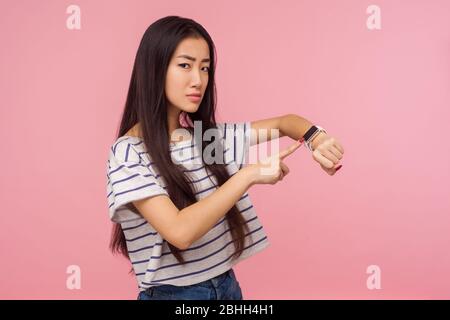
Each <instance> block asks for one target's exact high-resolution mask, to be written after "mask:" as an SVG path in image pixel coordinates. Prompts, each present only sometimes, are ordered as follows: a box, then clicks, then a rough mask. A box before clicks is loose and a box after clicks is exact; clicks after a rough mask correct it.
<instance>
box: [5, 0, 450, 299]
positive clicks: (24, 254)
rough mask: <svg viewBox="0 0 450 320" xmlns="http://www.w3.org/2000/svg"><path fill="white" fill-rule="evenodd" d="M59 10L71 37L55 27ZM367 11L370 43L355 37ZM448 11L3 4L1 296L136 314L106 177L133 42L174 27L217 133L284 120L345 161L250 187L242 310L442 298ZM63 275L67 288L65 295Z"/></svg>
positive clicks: (449, 241) (344, 5) (446, 240)
mask: <svg viewBox="0 0 450 320" xmlns="http://www.w3.org/2000/svg"><path fill="white" fill-rule="evenodd" d="M275 3H277V5H276V4H275ZM71 4H77V5H79V6H80V8H81V30H69V29H67V28H66V19H67V17H68V14H67V13H66V8H67V7H68V6H69V5H71ZM371 4H376V5H378V6H380V8H381V27H382V28H381V30H368V29H367V27H366V19H367V17H368V14H367V13H366V8H367V7H368V6H369V5H371ZM449 12H450V2H449V1H445V0H442V1H437V0H434V1H425V0H422V1H406V0H403V1H376V2H373V1H361V0H345V1H323V0H322V1H317V0H310V1H281V2H274V1H261V0H258V1H234V2H231V1H214V4H211V1H194V2H191V3H189V4H188V3H186V2H185V1H164V2H163V1H76V2H75V3H73V2H72V1H56V0H55V1H2V5H1V13H0V15H1V19H0V37H1V50H0V52H1V53H0V54H1V61H0V63H1V72H0V90H1V91H0V92H1V97H2V104H1V109H0V112H1V113H0V132H1V137H2V139H1V140H0V149H1V150H2V156H1V163H2V170H1V171H0V197H1V203H2V210H1V212H2V214H1V221H0V222H1V233H0V246H1V247H0V249H1V252H0V254H1V256H0V258H1V272H0V298H3V299H24V298H26V299H29V298H32V299H44V298H52V299H82V298H85V299H103V298H104V299H124V298H125V299H126V298H128V299H136V297H137V286H136V281H135V279H134V277H133V276H132V275H130V274H128V271H129V264H128V263H127V261H126V260H125V259H123V258H121V257H119V256H113V255H112V254H111V253H110V252H109V250H108V241H109V236H110V226H111V224H110V221H109V218H108V212H107V201H106V171H105V170H106V167H105V163H106V160H107V154H108V149H109V147H110V146H111V144H112V143H113V141H114V138H115V134H116V131H117V129H118V121H119V119H120V115H121V111H122V108H123V105H124V102H125V97H126V91H127V89H128V84H129V79H130V75H131V68H132V64H133V61H134V57H135V54H136V50H137V47H138V45H139V41H140V39H141V37H142V34H143V32H144V31H145V29H146V28H147V27H148V26H149V25H150V24H151V23H152V22H153V21H155V20H157V19H159V18H161V17H163V16H166V15H172V14H175V15H181V16H184V17H189V18H193V19H194V20H196V21H198V22H199V23H201V24H202V25H203V26H204V27H205V28H206V29H207V30H208V31H209V33H210V34H211V36H212V38H213V40H214V41H215V44H216V46H217V53H218V64H217V65H218V69H217V86H218V118H219V120H220V121H243V120H257V119H263V118H267V117H273V116H279V115H282V114H287V113H295V114H298V115H301V116H303V117H305V118H307V119H309V120H310V121H312V122H313V123H316V124H319V125H321V126H323V127H324V128H325V129H327V130H328V132H329V134H330V135H332V136H334V137H336V138H337V139H338V140H339V141H340V142H341V143H342V144H343V146H344V148H345V155H344V159H343V161H342V163H343V167H342V169H341V170H340V171H339V172H338V173H337V174H336V175H335V176H329V175H328V174H326V173H325V172H324V171H323V170H322V169H321V168H320V166H319V164H318V163H316V162H315V161H314V160H313V159H312V157H311V154H310V152H309V151H308V150H307V149H305V148H303V147H302V148H301V149H300V150H299V151H298V152H297V153H295V154H294V155H292V156H291V157H289V158H288V159H286V163H287V164H288V165H289V167H290V170H291V173H290V174H289V176H288V177H287V178H285V179H284V180H283V181H282V182H280V183H278V184H276V185H275V186H270V185H265V186H256V187H254V188H252V189H251V190H250V195H251V197H252V199H253V202H254V205H255V207H256V209H257V212H258V214H259V216H260V219H261V221H262V222H263V225H264V226H265V228H266V231H267V234H268V236H269V239H270V241H271V243H272V245H271V247H269V248H268V249H267V250H265V251H263V252H261V253H259V254H258V255H256V256H254V257H253V258H251V259H248V260H246V261H244V262H242V263H241V264H239V265H237V266H236V267H235V271H236V275H237V277H238V280H239V282H240V285H241V288H242V291H243V294H244V298H245V299H312V298H322V299H349V298H356V299H398V298H405V299H431V298H437V299H443V298H446V299H448V298H450V276H449V274H448V272H449V270H450V257H449V245H450V233H449V223H450V218H449V213H450V200H449V197H448V196H449V178H450V150H449V149H450V148H449V147H448V144H447V142H446V140H445V139H446V138H445V137H446V136H448V132H447V129H448V121H449V118H450V112H449V106H450V90H449V87H450V72H449V71H450V62H449V61H450V17H449ZM290 142H291V141H290V139H289V138H282V140H281V146H282V147H283V146H287V145H288V144H289V143H290ZM69 265H78V266H80V268H81V289H80V290H69V289H67V288H66V279H67V277H68V274H67V273H66V268H67V267H68V266H69ZM370 265H378V266H379V267H380V268H381V287H382V288H381V289H379V290H369V289H368V288H367V286H366V279H367V277H368V276H369V275H368V274H367V273H366V268H367V267H368V266H370Z"/></svg>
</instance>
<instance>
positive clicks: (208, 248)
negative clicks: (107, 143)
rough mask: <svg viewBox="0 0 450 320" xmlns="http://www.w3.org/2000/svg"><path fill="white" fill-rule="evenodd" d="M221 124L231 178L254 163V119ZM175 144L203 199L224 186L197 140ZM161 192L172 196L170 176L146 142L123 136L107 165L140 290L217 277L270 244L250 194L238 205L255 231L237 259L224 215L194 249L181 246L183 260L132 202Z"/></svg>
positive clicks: (113, 214) (115, 216)
mask: <svg viewBox="0 0 450 320" xmlns="http://www.w3.org/2000/svg"><path fill="white" fill-rule="evenodd" d="M217 128H218V129H219V130H218V131H219V134H220V138H221V139H220V141H222V143H224V145H223V150H224V155H223V159H224V163H225V164H224V165H225V166H226V169H227V171H228V172H229V173H230V176H231V175H234V174H235V173H236V172H237V171H238V170H239V169H240V168H242V166H243V165H244V164H245V163H248V162H247V156H248V153H249V148H250V122H240V123H218V124H217ZM169 147H170V150H171V157H172V159H173V160H174V161H177V162H176V163H177V164H180V165H181V166H182V168H181V169H182V170H183V171H184V174H186V175H188V176H189V177H190V178H191V181H192V183H193V184H194V190H195V196H196V198H197V200H200V199H202V198H204V197H206V196H208V195H209V194H211V193H212V192H214V190H216V189H217V188H218V187H217V179H216V178H215V177H214V176H212V175H208V173H207V172H206V170H205V166H204V164H203V159H202V157H201V156H200V152H199V149H198V148H197V145H196V142H195V139H190V140H184V141H181V142H178V143H170V146H169ZM212 180H213V181H214V184H213V183H212ZM156 195H167V196H169V195H168V192H167V191H166V184H165V181H164V178H163V177H162V176H160V175H159V172H158V169H157V168H156V166H154V165H152V160H151V158H150V156H149V154H148V153H147V152H146V150H145V147H144V142H143V140H142V139H141V138H138V137H132V136H122V137H119V138H118V139H117V140H116V141H115V142H114V144H113V146H112V147H111V149H110V151H109V159H108V164H107V198H108V204H109V216H110V219H111V220H112V221H114V222H117V223H120V224H121V226H122V229H123V231H124V234H125V238H126V244H127V248H128V254H129V256H130V260H131V263H132V266H133V270H134V273H135V275H136V280H137V282H138V287H139V290H140V291H144V290H145V289H146V288H149V287H152V286H158V285H164V284H171V285H176V286H187V285H191V284H195V283H199V282H202V281H205V280H208V279H211V278H213V277H215V276H217V275H219V274H221V273H223V272H225V271H227V270H229V269H231V268H232V267H233V265H235V264H236V263H237V262H239V261H241V260H243V259H246V258H248V257H250V256H252V255H254V254H256V253H257V252H259V251H261V250H263V249H264V248H266V247H267V246H268V245H269V241H268V239H267V235H266V233H265V231H264V229H263V227H262V225H261V223H260V221H259V219H258V217H257V215H256V212H255V209H254V208H253V205H252V202H251V200H250V196H249V195H248V193H245V194H243V196H242V197H241V198H240V199H239V201H238V202H237V203H236V206H237V208H238V210H239V211H240V212H241V213H242V216H243V217H244V219H245V221H246V223H247V224H248V226H249V230H250V232H249V233H247V232H246V236H245V245H244V247H245V250H243V251H242V254H241V256H240V257H239V258H238V259H231V256H232V254H233V253H234V251H235V247H234V243H233V242H231V240H232V237H231V232H230V231H229V226H228V222H227V220H226V218H225V216H224V217H222V218H221V219H219V220H218V221H217V223H216V224H215V225H214V227H213V228H212V229H210V230H209V231H208V232H207V233H206V234H205V235H204V236H203V237H201V238H200V239H198V240H197V241H195V242H194V243H192V244H191V245H190V246H189V248H187V249H185V250H180V252H181V254H182V256H183V257H184V259H185V262H186V263H185V264H181V263H179V262H178V260H177V259H176V258H175V256H174V255H173V254H172V253H171V251H170V248H169V247H168V244H167V241H166V240H164V239H163V238H162V237H161V235H160V234H159V233H158V231H156V230H155V229H154V228H153V226H152V225H151V224H150V223H149V222H147V221H146V220H145V218H144V217H143V216H142V215H141V214H140V213H139V211H137V209H135V208H134V206H133V205H132V204H131V202H132V201H135V200H139V199H144V198H148V197H152V196H156ZM244 231H245V230H244Z"/></svg>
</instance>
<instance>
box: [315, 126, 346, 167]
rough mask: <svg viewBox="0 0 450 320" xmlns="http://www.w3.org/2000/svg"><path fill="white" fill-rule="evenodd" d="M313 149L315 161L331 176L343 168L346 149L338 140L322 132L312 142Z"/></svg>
mask: <svg viewBox="0 0 450 320" xmlns="http://www.w3.org/2000/svg"><path fill="white" fill-rule="evenodd" d="M311 148H312V149H313V153H312V154H313V159H314V160H316V161H317V162H318V163H319V164H320V166H321V167H322V169H323V170H325V172H326V173H328V174H329V175H330V176H332V175H334V174H335V173H336V171H338V170H339V169H340V168H341V167H342V164H340V161H341V160H342V157H343V154H344V148H343V147H342V145H341V144H340V143H339V141H337V139H336V138H334V137H331V136H329V135H327V134H326V133H324V132H320V133H319V134H318V135H317V136H316V137H315V138H314V139H313V141H312V142H311Z"/></svg>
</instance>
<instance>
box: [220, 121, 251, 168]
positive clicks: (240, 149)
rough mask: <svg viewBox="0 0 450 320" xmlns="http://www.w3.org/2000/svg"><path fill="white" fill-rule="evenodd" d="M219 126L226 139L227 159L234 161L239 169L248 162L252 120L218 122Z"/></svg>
mask: <svg viewBox="0 0 450 320" xmlns="http://www.w3.org/2000/svg"><path fill="white" fill-rule="evenodd" d="M217 128H218V129H219V132H220V134H221V136H222V138H223V139H224V143H225V149H229V150H228V151H227V155H228V157H226V159H228V160H227V161H234V162H235V163H236V165H237V166H238V168H239V169H241V168H242V166H243V165H244V164H246V163H247V162H248V161H247V158H248V153H249V150H250V133H251V122H250V121H244V122H237V123H217Z"/></svg>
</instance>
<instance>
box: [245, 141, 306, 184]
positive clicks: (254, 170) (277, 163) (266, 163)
mask: <svg viewBox="0 0 450 320" xmlns="http://www.w3.org/2000/svg"><path fill="white" fill-rule="evenodd" d="M301 145H302V143H301V142H299V141H297V142H295V143H293V144H292V145H291V146H290V147H289V148H287V149H285V150H282V151H281V152H279V153H277V154H274V155H272V156H270V157H268V158H265V159H263V160H261V161H259V162H258V163H255V164H250V165H248V166H246V167H244V170H247V171H248V172H249V175H250V179H251V184H275V183H277V182H278V181H281V180H283V178H284V177H285V176H286V175H287V174H288V173H289V168H288V167H287V165H286V164H284V163H283V162H282V160H283V159H284V158H286V157H287V156H288V155H290V154H292V153H293V152H294V151H295V150H297V149H298V148H299V147H300V146H301Z"/></svg>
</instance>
